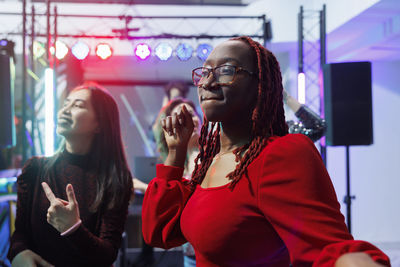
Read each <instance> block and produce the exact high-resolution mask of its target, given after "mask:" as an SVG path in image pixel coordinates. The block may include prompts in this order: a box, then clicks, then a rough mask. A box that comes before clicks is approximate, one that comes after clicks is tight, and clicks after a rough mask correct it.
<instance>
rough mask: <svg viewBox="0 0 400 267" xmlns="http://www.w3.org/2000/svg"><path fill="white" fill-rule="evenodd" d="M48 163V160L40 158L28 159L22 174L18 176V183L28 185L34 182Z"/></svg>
mask: <svg viewBox="0 0 400 267" xmlns="http://www.w3.org/2000/svg"><path fill="white" fill-rule="evenodd" d="M47 161H48V158H45V157H38V156H35V157H32V158H30V159H28V160H27V161H26V162H25V164H24V166H23V167H22V171H21V174H20V175H19V176H18V180H17V181H18V183H19V184H26V183H30V182H32V181H33V180H34V179H35V177H36V176H37V174H38V172H39V170H40V169H41V168H42V167H43V166H44V165H45V164H46V162H47Z"/></svg>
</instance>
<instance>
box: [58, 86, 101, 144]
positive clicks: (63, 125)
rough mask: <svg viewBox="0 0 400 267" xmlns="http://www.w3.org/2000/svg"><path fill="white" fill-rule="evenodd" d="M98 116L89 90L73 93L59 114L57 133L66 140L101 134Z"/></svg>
mask: <svg viewBox="0 0 400 267" xmlns="http://www.w3.org/2000/svg"><path fill="white" fill-rule="evenodd" d="M98 128H99V127H98V122H97V119H96V114H95V112H94V109H93V105H92V102H91V93H90V91H89V90H87V89H80V90H75V91H72V92H71V93H70V94H69V95H68V97H67V98H66V99H65V101H64V105H63V107H62V108H61V109H60V110H59V112H58V124H57V133H58V134H59V135H62V136H64V137H65V138H67V139H68V138H72V137H79V136H84V137H88V136H89V137H90V136H93V135H94V134H96V133H98V132H99V129H98Z"/></svg>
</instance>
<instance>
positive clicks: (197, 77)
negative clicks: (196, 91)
mask: <svg viewBox="0 0 400 267" xmlns="http://www.w3.org/2000/svg"><path fill="white" fill-rule="evenodd" d="M207 76H208V69H206V68H197V69H194V70H193V73H192V79H193V83H194V85H196V86H197V85H199V83H201V81H202V80H203V79H204V78H205V77H207Z"/></svg>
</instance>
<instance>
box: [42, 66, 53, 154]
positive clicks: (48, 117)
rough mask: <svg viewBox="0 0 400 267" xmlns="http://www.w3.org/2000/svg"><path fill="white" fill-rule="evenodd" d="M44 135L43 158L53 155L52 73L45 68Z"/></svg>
mask: <svg viewBox="0 0 400 267" xmlns="http://www.w3.org/2000/svg"><path fill="white" fill-rule="evenodd" d="M44 110H45V118H44V129H45V130H44V133H45V139H44V142H45V152H44V153H45V156H52V155H53V153H54V126H55V125H54V72H53V70H52V69H50V68H47V69H46V70H45V71H44Z"/></svg>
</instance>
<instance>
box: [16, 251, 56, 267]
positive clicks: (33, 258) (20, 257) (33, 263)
mask: <svg viewBox="0 0 400 267" xmlns="http://www.w3.org/2000/svg"><path fill="white" fill-rule="evenodd" d="M11 266H12V267H37V266H42V267H52V266H53V265H51V264H50V263H48V262H47V261H45V260H44V259H43V258H42V257H40V256H39V255H38V254H36V253H35V252H33V251H32V250H29V249H26V250H23V251H21V252H20V253H18V254H17V255H16V256H15V257H14V259H13V260H12V263H11Z"/></svg>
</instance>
